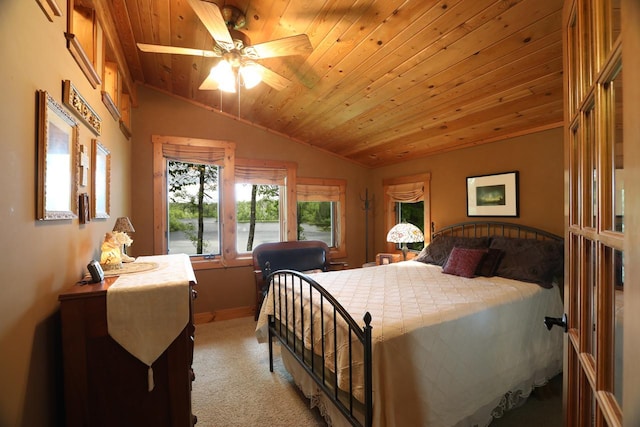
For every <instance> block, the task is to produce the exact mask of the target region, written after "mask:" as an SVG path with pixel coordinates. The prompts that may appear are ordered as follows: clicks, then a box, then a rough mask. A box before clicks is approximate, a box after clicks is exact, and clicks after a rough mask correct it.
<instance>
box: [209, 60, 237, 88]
mask: <svg viewBox="0 0 640 427" xmlns="http://www.w3.org/2000/svg"><path fill="white" fill-rule="evenodd" d="M209 77H211V78H212V79H214V80H215V81H217V82H218V88H219V89H220V90H222V91H225V92H230V93H235V92H236V75H235V73H234V72H233V67H232V66H231V64H229V63H228V62H227V61H225V60H222V61H220V62H218V64H217V65H216V66H214V67H211V71H210V72H209Z"/></svg>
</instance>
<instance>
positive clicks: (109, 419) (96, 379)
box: [59, 273, 197, 427]
mask: <svg viewBox="0 0 640 427" xmlns="http://www.w3.org/2000/svg"><path fill="white" fill-rule="evenodd" d="M137 274H145V273H137ZM116 279H117V277H107V278H106V279H105V280H104V281H103V282H102V283H97V284H86V285H81V284H76V285H74V286H72V287H71V288H70V289H69V290H68V291H66V292H64V293H62V294H60V295H59V301H60V311H61V326H62V349H63V369H64V389H65V390H64V397H65V416H66V425H67V426H68V427H73V426H91V427H96V426H104V427H112V426H119V427H127V426H136V427H139V426H154V427H161V426H167V427H169V426H171V427H182V426H189V427H191V426H193V425H194V424H195V423H196V417H195V416H194V415H193V414H192V412H191V383H192V381H193V380H194V379H195V376H194V373H193V370H192V363H193V344H194V334H195V327H194V324H193V304H192V300H193V299H194V298H195V297H196V295H197V293H196V291H195V290H194V289H193V285H195V282H194V281H190V282H189V291H190V292H189V294H190V295H191V299H190V301H189V307H190V308H189V318H190V320H189V322H188V323H187V325H186V326H185V328H184V330H182V332H180V334H179V335H178V336H177V338H176V339H175V340H174V341H173V342H172V343H171V345H170V346H169V347H168V348H167V349H166V350H165V351H164V353H162V355H160V357H158V359H157V360H156V361H155V362H154V363H153V365H152V368H153V381H154V384H155V385H154V388H153V390H152V391H149V390H148V389H149V383H148V367H147V366H146V365H145V364H144V363H142V362H141V361H140V360H138V359H137V358H136V357H134V356H132V355H131V354H130V353H128V352H127V350H125V349H124V348H123V347H121V346H120V345H119V344H118V343H117V342H116V341H114V340H113V339H112V338H111V337H110V336H109V333H108V330H107V289H108V288H109V286H111V285H112V284H113V282H115V280H116Z"/></svg>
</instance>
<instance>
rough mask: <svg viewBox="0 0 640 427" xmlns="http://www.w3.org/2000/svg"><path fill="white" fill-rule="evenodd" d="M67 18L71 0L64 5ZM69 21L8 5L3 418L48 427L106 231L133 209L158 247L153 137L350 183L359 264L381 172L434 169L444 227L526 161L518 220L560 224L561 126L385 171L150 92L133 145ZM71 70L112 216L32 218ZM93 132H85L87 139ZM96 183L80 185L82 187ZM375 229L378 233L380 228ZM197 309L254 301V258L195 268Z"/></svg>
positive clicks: (4, 27)
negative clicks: (103, 171)
mask: <svg viewBox="0 0 640 427" xmlns="http://www.w3.org/2000/svg"><path fill="white" fill-rule="evenodd" d="M58 4H59V5H60V7H61V8H62V9H63V12H64V15H65V16H66V2H65V1H58ZM65 22H66V21H65V18H64V17H57V18H55V20H54V22H53V23H51V22H49V21H48V20H47V19H46V18H45V16H44V14H43V13H42V12H41V10H40V9H39V7H38V5H37V2H36V1H32V0H30V1H25V0H4V1H2V2H0V52H2V54H3V67H2V68H1V69H0V94H2V101H3V102H2V103H1V104H0V141H1V144H2V148H3V151H2V155H1V156H0V180H1V182H2V184H3V185H2V187H3V192H2V198H0V233H1V234H0V235H1V236H2V239H1V240H0V241H1V242H2V248H3V253H2V256H1V257H0V267H1V268H2V273H3V276H2V282H1V284H0V378H1V381H2V383H1V384H2V385H1V386H0V426H3V427H4V426H19V427H23V426H24V427H27V426H29V427H33V426H53V425H56V424H57V420H58V418H59V416H60V415H61V407H60V404H61V401H62V396H61V393H62V391H61V382H60V355H59V328H58V326H59V325H58V319H57V311H58V307H59V305H58V300H57V298H58V294H59V293H60V292H62V291H63V290H65V289H66V288H67V287H69V286H70V285H71V284H72V283H74V282H75V281H76V280H78V279H80V278H81V276H82V275H83V274H84V272H85V270H86V268H85V266H86V264H87V263H88V262H89V260H91V259H92V258H96V257H98V256H99V246H100V242H101V240H102V237H103V235H104V233H105V232H106V231H108V230H110V229H111V228H112V227H113V223H114V221H115V218H116V217H118V216H122V215H129V216H130V217H131V218H132V221H133V223H134V226H135V228H136V233H135V234H134V235H133V236H132V237H133V239H134V245H133V246H132V248H131V252H132V253H133V254H134V255H142V254H150V253H151V250H152V239H151V233H152V229H151V219H152V215H153V211H152V207H151V206H152V199H151V197H152V194H151V191H150V190H151V175H152V174H151V163H152V161H151V155H150V148H151V142H150V140H151V135H152V134H166V135H175V136H193V137H199V138H212V139H224V140H230V141H234V142H236V143H237V153H238V156H240V157H250V156H251V157H257V158H264V159H283V160H291V161H296V162H297V163H298V165H299V175H301V176H309V177H323V176H329V177H335V178H344V179H346V180H347V182H348V185H347V230H348V231H347V245H348V251H349V252H348V253H349V257H348V259H347V261H348V262H349V264H350V265H351V266H358V265H360V264H362V263H363V262H364V261H365V259H364V258H365V246H364V241H365V225H364V212H363V210H362V202H361V200H360V197H362V196H363V195H364V192H365V189H367V188H368V189H369V192H370V194H371V195H375V203H374V205H375V206H374V207H375V212H376V213H378V214H377V216H376V218H375V221H374V220H373V219H372V220H371V222H370V224H369V230H370V233H371V236H372V237H371V239H370V241H371V242H373V236H374V235H375V241H376V246H375V249H374V248H373V247H372V248H371V250H370V251H369V252H370V259H371V257H372V256H373V254H374V253H375V251H376V250H377V251H379V250H381V248H383V245H384V241H383V239H384V235H385V233H386V230H384V226H383V224H382V218H381V212H382V208H381V202H382V192H381V191H382V189H381V182H382V179H384V178H386V177H395V176H402V175H407V174H413V173H421V172H431V174H432V186H431V192H432V218H433V220H434V221H435V222H436V225H437V226H438V227H440V226H442V225H445V224H448V223H452V222H458V221H462V220H465V219H466V217H465V209H466V206H465V201H464V200H465V190H464V182H465V177H466V176H469V175H476V174H478V175H480V174H487V173H493V172H502V171H508V170H519V171H520V178H521V187H520V190H521V212H522V214H521V217H520V218H519V219H516V220H515V221H517V222H522V223H527V224H532V225H535V226H538V227H542V228H545V229H549V230H550V231H554V232H562V149H561V139H562V134H561V131H559V130H558V131H555V130H552V131H547V132H542V133H539V134H535V135H530V136H525V137H521V138H515V139H513V140H511V141H503V142H497V143H493V144H488V145H485V146H480V147H476V148H471V149H467V150H462V151H459V152H455V153H448V154H442V155H439V156H434V157H432V158H429V159H421V160H415V161H409V162H407V163H405V164H402V165H394V166H390V167H387V168H381V169H377V170H373V171H372V170H369V169H365V168H362V167H359V166H357V165H354V164H352V163H350V162H347V161H343V160H340V159H337V158H336V157H334V156H332V155H329V154H326V153H323V152H321V151H318V150H315V149H311V148H309V147H307V146H305V145H303V144H300V143H297V142H294V141H291V140H289V139H287V138H284V137H281V136H279V135H276V134H274V133H272V132H268V131H265V130H262V129H260V128H254V127H251V126H249V125H247V124H246V123H242V122H239V121H238V120H235V119H233V118H229V117H226V116H224V115H220V114H219V113H216V112H213V111H208V110H204V109H201V108H197V107H195V106H193V105H192V104H189V103H186V102H182V101H178V100H176V99H174V98H171V97H168V96H165V95H163V94H160V93H158V92H155V91H153V90H150V89H146V88H139V89H140V104H141V105H140V108H137V109H135V110H134V112H133V126H132V130H133V132H134V138H133V139H132V140H131V141H127V140H126V139H125V138H124V137H123V135H122V133H121V132H120V130H119V128H118V126H117V123H116V122H115V121H114V120H113V119H112V118H111V116H110V114H109V113H108V112H107V110H106V109H105V108H104V106H103V104H102V102H101V99H100V93H99V90H97V89H93V88H92V87H91V86H90V85H89V83H88V81H87V80H86V78H85V77H84V75H83V74H82V73H81V71H80V70H79V68H78V67H77V65H76V64H75V62H74V61H73V59H72V57H71V55H70V54H69V52H68V51H67V50H66V47H65V39H64V31H65ZM65 79H70V80H71V81H72V82H73V83H74V84H75V85H76V86H77V88H78V89H79V91H80V92H81V93H82V95H83V96H84V97H85V98H86V100H87V101H88V102H89V104H90V105H91V106H92V107H93V108H94V109H95V110H96V111H97V113H98V114H99V115H100V117H101V118H102V120H103V132H102V135H101V136H100V141H101V142H102V143H103V144H104V145H105V146H106V147H107V148H108V149H109V150H110V151H111V153H112V182H111V189H112V192H111V218H110V219H108V220H94V221H91V222H90V223H88V224H86V225H80V224H79V223H78V221H77V220H66V221H46V222H39V221H36V220H35V177H36V169H35V159H36V155H35V153H36V151H35V150H36V132H35V127H36V103H35V93H36V91H37V90H38V89H43V90H47V91H48V92H49V93H50V94H51V95H52V96H53V97H54V98H55V99H56V100H58V101H61V96H62V94H61V92H62V89H61V82H62V80H65ZM92 135H93V134H92V133H91V132H90V131H89V130H88V129H87V128H86V127H84V126H81V128H80V142H81V143H83V144H87V145H88V144H89V143H90V140H91V138H92ZM88 190H90V189H84V188H81V191H88ZM374 224H375V233H374V232H373V231H372V230H373V229H374ZM197 275H198V280H199V290H200V298H199V299H198V301H197V305H196V310H197V311H199V312H206V311H216V310H223V309H232V308H238V307H244V306H249V305H251V304H252V302H253V278H252V275H251V268H250V267H242V268H229V269H220V270H213V271H199V272H198V273H197Z"/></svg>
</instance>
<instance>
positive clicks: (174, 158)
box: [152, 136, 236, 267]
mask: <svg viewBox="0 0 640 427" xmlns="http://www.w3.org/2000/svg"><path fill="white" fill-rule="evenodd" d="M152 142H153V172H154V178H153V205H154V217H153V229H154V236H153V248H154V254H158V255H160V254H167V253H169V251H170V249H172V251H171V253H176V252H182V253H188V254H189V255H191V259H192V261H194V262H197V263H204V264H205V265H204V267H206V264H211V265H212V266H213V265H214V264H220V263H221V262H224V261H225V260H227V259H228V260H233V259H235V257H236V249H235V240H234V239H233V236H234V235H235V228H236V224H235V221H236V219H235V194H234V178H233V173H234V168H235V144H234V143H232V142H226V141H215V140H208V139H195V138H180V137H167V136H153V137H152ZM178 168H184V169H185V170H187V169H191V172H192V177H194V179H191V180H189V179H187V176H186V174H183V175H182V177H178V176H177V175H176V176H173V177H171V176H170V175H171V173H172V172H173V171H175V169H178ZM199 169H200V170H202V171H203V172H205V173H204V174H202V175H201V174H200V173H199ZM205 169H208V171H209V175H213V174H212V173H211V171H212V170H215V171H216V172H215V180H210V181H209V182H208V183H206V184H204V185H203V186H202V187H200V177H201V176H205V175H207V171H206V170H205ZM176 179H177V180H180V179H184V182H183V183H181V182H177V184H176V183H175V182H174V181H172V180H176ZM187 181H188V182H187ZM183 184H184V185H183ZM186 187H192V188H189V189H188V190H189V191H187V189H186ZM193 187H195V188H193ZM191 190H193V191H191ZM200 190H206V191H208V192H209V194H210V195H211V198H210V200H209V202H211V209H212V210H217V211H218V212H216V213H217V218H215V217H214V215H210V216H209V217H208V220H209V221H214V222H215V223H216V225H215V227H212V228H211V230H209V231H210V234H211V236H209V238H207V239H204V242H206V243H207V244H208V245H209V246H210V248H208V249H207V250H204V248H202V249H201V250H198V242H197V241H198V239H197V236H198V235H199V234H200V233H201V232H202V233H204V232H205V231H206V230H205V229H200V227H199V226H200V225H199V224H197V221H200V220H201V219H204V218H200V217H199V216H198V215H197V214H195V215H194V214H192V215H191V216H190V217H189V218H188V221H181V223H182V224H186V223H191V224H193V222H194V221H196V224H195V225H194V227H193V230H191V237H193V239H191V238H189V233H187V241H185V242H182V243H184V244H183V245H182V246H180V245H179V244H177V243H178V242H177V241H178V240H184V239H178V238H175V236H176V235H177V234H175V235H174V238H173V239H172V238H171V229H172V228H171V224H170V221H175V220H176V217H175V215H174V216H172V215H171V212H170V207H171V205H172V203H175V204H176V205H177V204H179V203H183V206H188V205H192V206H193V205H197V204H198V203H190V202H191V201H192V200H191V197H198V195H199V191H200ZM177 191H178V192H179V191H184V193H183V194H182V198H180V197H179V196H180V194H176V192H177ZM215 192H217V194H216V195H214V193H215ZM220 194H224V197H220V198H219V195H220ZM200 195H201V194H200ZM214 203H215V206H216V208H217V209H216V208H213V206H214ZM174 207H175V206H174ZM196 209H197V208H196ZM174 213H175V212H174ZM220 218H222V220H220V221H218V219H220ZM179 219H184V217H183V218H179ZM173 228H174V231H178V230H176V228H178V227H173ZM214 233H215V236H214ZM183 234H184V233H183ZM216 240H217V241H218V242H219V243H216V242H215V241H216ZM192 242H194V243H195V245H194V244H193V243H192ZM204 242H202V243H201V244H200V246H206V245H204ZM182 243H181V244H182ZM214 246H215V247H214ZM174 251H176V252H174ZM198 252H200V253H198Z"/></svg>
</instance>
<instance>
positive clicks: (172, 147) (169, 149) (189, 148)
mask: <svg viewBox="0 0 640 427" xmlns="http://www.w3.org/2000/svg"><path fill="white" fill-rule="evenodd" d="M162 155H163V156H164V157H166V158H167V159H169V160H176V161H179V162H182V163H197V164H203V165H217V166H224V148H215V147H205V146H197V145H176V144H162Z"/></svg>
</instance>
